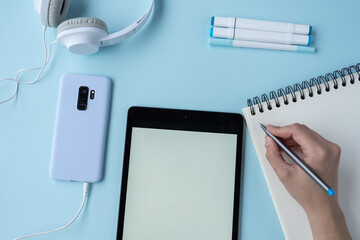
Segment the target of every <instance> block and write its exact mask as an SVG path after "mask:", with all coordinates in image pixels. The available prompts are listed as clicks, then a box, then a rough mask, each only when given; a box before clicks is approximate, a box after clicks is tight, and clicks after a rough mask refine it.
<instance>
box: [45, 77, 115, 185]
mask: <svg viewBox="0 0 360 240" xmlns="http://www.w3.org/2000/svg"><path fill="white" fill-rule="evenodd" d="M110 89H111V81H110V79H108V78H106V77H102V76H92V75H79V74H65V75H63V76H62V78H61V82H60V92H59V100H58V108H57V114H56V124H55V134H54V140H53V149H52V157H51V165H50V176H51V177H52V178H53V179H57V180H66V181H79V182H91V183H93V182H97V181H100V180H101V179H102V172H103V170H102V168H103V161H104V150H105V143H106V132H107V123H108V112H109V104H110Z"/></svg>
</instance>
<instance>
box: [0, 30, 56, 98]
mask: <svg viewBox="0 0 360 240" xmlns="http://www.w3.org/2000/svg"><path fill="white" fill-rule="evenodd" d="M45 32H46V26H44V28H43V46H44V52H45V58H44V63H43V65H42V66H41V67H37V68H26V69H21V70H19V71H17V73H16V77H15V79H14V78H4V79H1V80H0V83H1V82H4V81H12V82H16V87H15V90H14V93H13V95H11V97H9V98H8V99H6V100H3V101H0V104H2V103H6V102H8V101H10V100H11V99H13V98H14V97H15V96H16V94H17V92H18V89H19V83H21V84H33V83H35V82H37V81H38V80H39V78H40V77H41V74H42V72H43V71H44V68H45V66H46V65H47V64H48V62H49V60H50V56H51V48H52V46H53V45H54V44H55V43H56V41H53V42H52V43H51V44H50V46H49V55H48V50H47V47H46V41H45ZM39 69H41V70H40V72H39V74H38V75H37V77H36V78H35V79H34V80H33V81H30V82H25V81H21V80H19V75H20V73H22V72H26V71H35V70H39Z"/></svg>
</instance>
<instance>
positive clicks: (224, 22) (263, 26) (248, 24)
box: [211, 17, 312, 35]
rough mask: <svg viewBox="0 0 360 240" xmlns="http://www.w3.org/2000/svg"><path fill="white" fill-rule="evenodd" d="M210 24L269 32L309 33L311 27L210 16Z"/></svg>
mask: <svg viewBox="0 0 360 240" xmlns="http://www.w3.org/2000/svg"><path fill="white" fill-rule="evenodd" d="M211 26H214V27H228V28H243V29H254V30H262V31H271V32H284V33H295V34H306V35H307V34H311V32H312V27H311V26H309V25H302V24H293V23H284V22H272V21H263V20H254V19H246V18H234V17H212V18H211Z"/></svg>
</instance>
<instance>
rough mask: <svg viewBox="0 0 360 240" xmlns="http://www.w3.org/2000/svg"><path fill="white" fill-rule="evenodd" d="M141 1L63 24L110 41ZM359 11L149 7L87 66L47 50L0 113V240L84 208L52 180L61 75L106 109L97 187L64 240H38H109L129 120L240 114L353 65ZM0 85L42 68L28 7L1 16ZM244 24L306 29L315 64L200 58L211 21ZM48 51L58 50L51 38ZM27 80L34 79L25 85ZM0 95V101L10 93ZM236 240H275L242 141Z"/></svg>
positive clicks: (244, 53) (1, 89)
mask: <svg viewBox="0 0 360 240" xmlns="http://www.w3.org/2000/svg"><path fill="white" fill-rule="evenodd" d="M149 2H150V1H149V0H133V1H95V0H77V1H73V3H72V6H71V9H70V14H69V15H70V17H76V16H79V15H82V16H93V17H99V18H102V19H103V20H104V21H105V22H106V23H107V24H108V27H109V29H110V31H114V30H116V29H118V28H122V27H126V26H127V25H128V24H130V23H132V22H133V21H135V20H137V19H138V18H139V17H140V16H141V15H142V14H143V12H145V10H146V9H147V7H148V5H149ZM359 9H360V2H359V1H356V0H346V1H334V0H332V1H329V0H327V1H325V0H319V1H312V0H303V1H287V0H274V1H268V0H252V1H244V0H237V1H235V0H226V1H216V0H208V1H190V0H186V1H174V0H173V1H170V0H167V1H164V0H156V4H155V11H154V13H153V15H152V17H151V21H150V22H149V23H148V24H147V26H146V28H144V29H143V30H141V32H139V33H138V34H136V35H135V36H134V37H133V38H131V39H129V40H127V41H125V42H123V43H121V44H118V45H116V46H113V47H108V48H104V49H101V51H100V52H98V53H97V54H95V55H92V56H85V57H84V56H75V55H72V54H70V53H69V52H68V51H66V49H65V48H62V47H59V46H57V47H55V48H54V55H53V57H52V58H51V62H50V63H49V66H48V67H47V68H46V71H45V73H44V75H43V77H42V78H41V80H40V81H39V82H38V83H36V84H34V85H30V86H25V85H22V86H20V91H19V94H18V96H17V97H16V99H15V100H13V101H11V102H9V103H6V104H3V105H0V191H1V196H0V239H12V238H14V237H17V236H21V235H23V234H29V233H33V232H39V231H44V230H49V229H53V228H55V227H60V226H62V225H64V224H65V223H67V222H68V221H70V220H71V218H72V217H73V216H74V214H75V213H76V211H77V210H78V208H79V206H80V203H81V200H82V184H80V183H68V182H60V181H54V180H52V179H50V178H49V173H48V172H49V163H50V155H51V145H52V137H53V130H54V122H55V113H56V106H57V96H58V87H59V78H60V76H61V75H62V74H64V73H86V74H98V75H105V76H108V77H110V78H111V79H112V81H113V98H112V108H111V118H110V131H109V141H108V146H107V154H106V165H105V178H104V180H103V181H101V182H99V183H96V184H94V185H92V187H91V193H90V198H89V201H88V203H87V205H86V208H85V209H84V212H83V213H82V215H81V216H80V218H79V219H78V221H77V222H76V223H74V225H73V226H71V227H70V228H69V229H67V230H65V231H62V232H59V233H55V234H52V235H51V236H45V237H38V238H36V239H54V240H55V239H109V240H110V239H114V238H115V235H116V226H117V214H118V203H119V196H120V182H121V171H122V161H123V148H124V136H125V124H126V115H127V110H128V108H129V107H130V106H134V105H139V106H151V107H164V108H182V109H195V110H210V111H224V112H238V113H239V112H241V109H242V108H243V107H246V99H247V98H249V97H253V96H255V95H260V94H261V93H264V92H268V91H270V90H273V89H277V88H280V87H285V86H287V85H289V84H294V83H296V82H301V81H303V80H308V79H310V78H311V77H317V76H318V75H321V74H325V73H327V72H329V71H333V70H336V69H339V68H342V67H345V66H349V65H351V64H355V63H357V62H359V56H358V54H359V52H360V44H359V39H360V31H359V30H358V26H359V23H360V14H359ZM0 11H1V15H0V29H1V31H2V32H1V38H0V46H1V55H0V66H1V71H0V78H4V77H14V75H15V73H16V71H17V70H18V69H20V68H23V67H32V66H38V65H41V63H42V59H43V48H42V43H41V35H42V26H41V24H40V20H39V16H38V15H37V14H36V13H35V12H34V11H33V2H32V1H30V0H29V1H22V2H21V3H19V2H18V1H6V4H3V5H2V7H1V10H0ZM213 15H215V16H241V17H247V18H255V19H267V20H275V21H276V20H277V21H289V22H294V23H303V24H311V25H312V26H313V34H312V36H313V40H314V43H313V44H312V45H314V46H316V48H317V52H316V53H315V54H303V53H294V52H280V51H270V50H254V49H239V48H238V49H235V48H222V47H217V48H215V47H209V46H208V43H207V42H208V38H209V29H210V17H211V16H213ZM46 36H47V40H48V41H49V42H51V41H52V40H54V38H55V30H54V29H49V30H48V31H47V33H46ZM23 77H24V78H23V80H31V77H34V74H25V75H23ZM9 87H10V84H3V85H2V86H0V96H2V95H3V94H5V93H7V92H8V91H10V90H11V89H10V88H9ZM244 168H245V170H244V181H243V195H242V206H241V207H242V214H241V228H240V231H241V234H240V236H241V239H283V238H284V236H283V233H282V229H281V226H280V223H279V221H278V218H277V215H276V211H275V209H274V206H273V203H272V200H271V197H270V194H269V191H268V188H267V186H266V182H265V179H264V176H263V174H262V170H261V168H260V165H259V162H258V159H257V156H256V153H255V150H254V147H253V144H252V141H251V138H250V135H249V132H248V130H246V143H245V158H244Z"/></svg>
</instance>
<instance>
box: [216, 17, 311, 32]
mask: <svg viewBox="0 0 360 240" xmlns="http://www.w3.org/2000/svg"><path fill="white" fill-rule="evenodd" d="M214 21H215V17H211V26H214ZM310 29H311V26H310Z"/></svg>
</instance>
